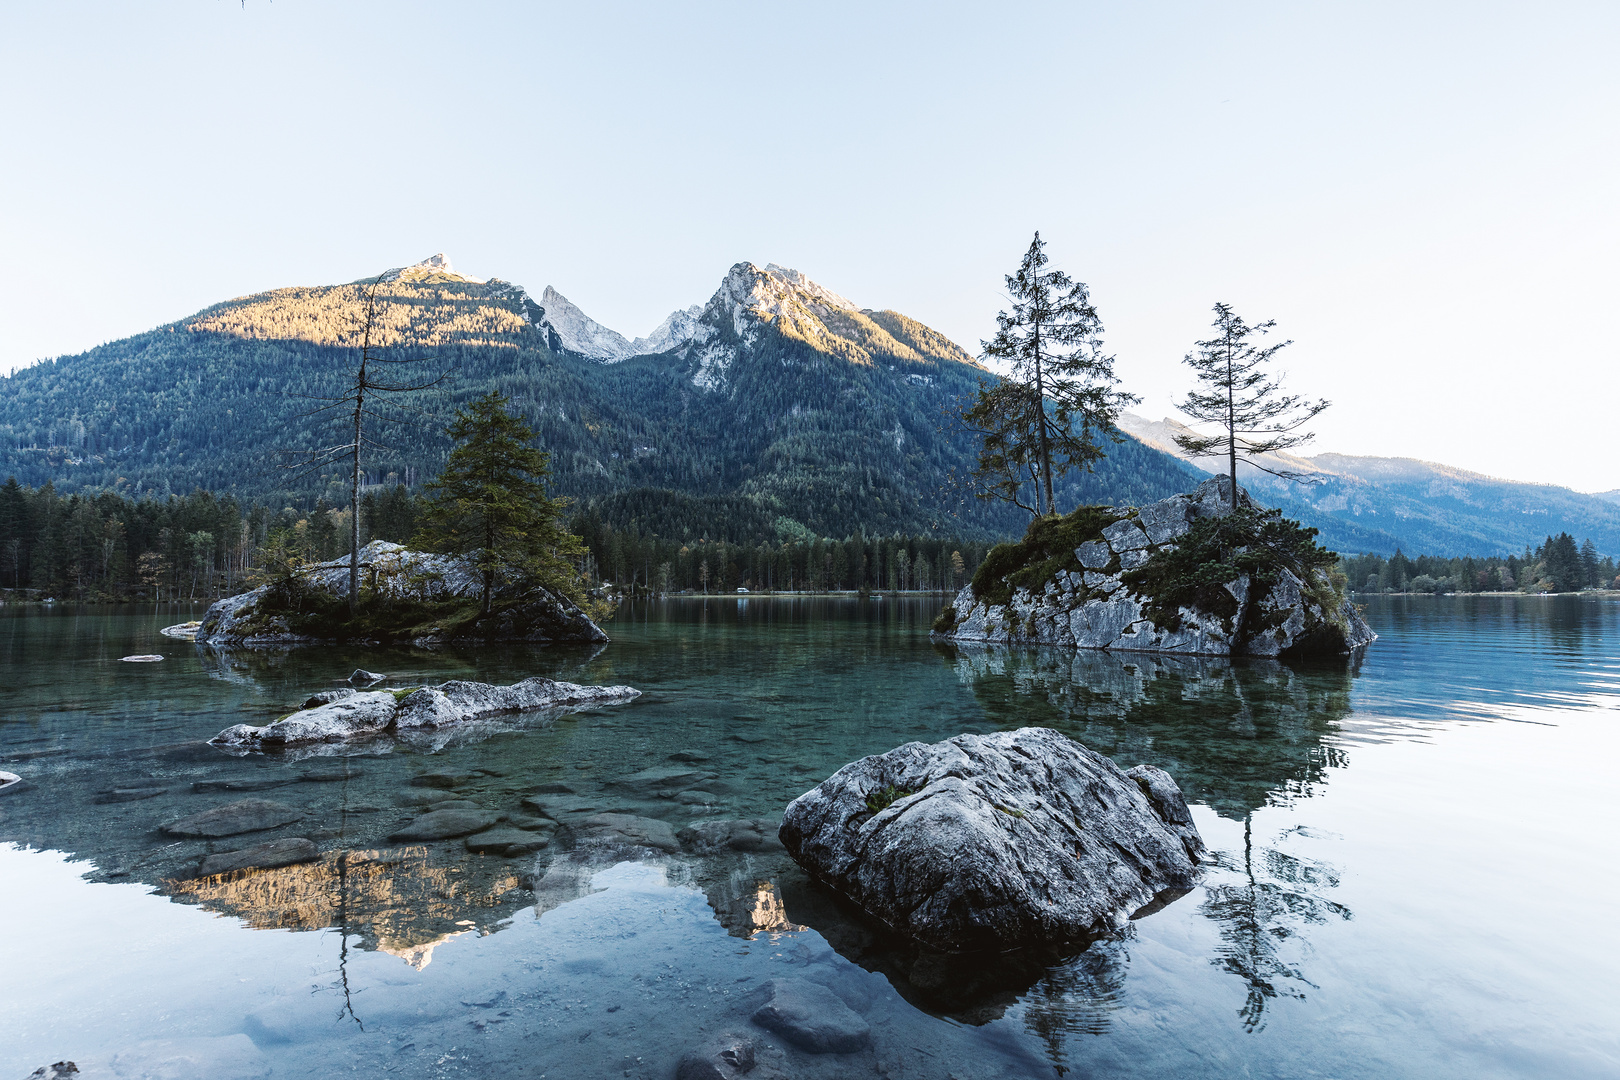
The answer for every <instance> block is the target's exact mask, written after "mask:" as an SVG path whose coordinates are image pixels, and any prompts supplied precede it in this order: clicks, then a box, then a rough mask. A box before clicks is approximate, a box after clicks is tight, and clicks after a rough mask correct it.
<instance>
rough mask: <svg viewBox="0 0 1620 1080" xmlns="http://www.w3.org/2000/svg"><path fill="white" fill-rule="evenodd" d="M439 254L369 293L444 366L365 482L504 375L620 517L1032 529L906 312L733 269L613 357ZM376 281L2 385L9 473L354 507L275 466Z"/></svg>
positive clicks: (344, 359)
mask: <svg viewBox="0 0 1620 1080" xmlns="http://www.w3.org/2000/svg"><path fill="white" fill-rule="evenodd" d="M430 262H431V265H429V264H421V265H419V266H417V267H413V268H409V269H407V270H405V271H404V272H396V273H394V274H393V275H391V279H389V280H385V282H384V283H383V284H382V285H381V286H379V289H378V303H379V307H378V317H377V319H376V324H377V327H378V328H379V330H380V334H374V339H375V338H376V337H379V336H380V339H381V344H382V345H383V347H384V351H385V354H386V355H387V356H389V357H390V358H393V359H407V358H417V357H422V358H426V359H424V362H423V364H422V365H420V368H421V370H422V372H424V373H427V372H437V371H439V370H441V369H452V370H453V375H452V378H451V379H450V381H449V382H448V383H447V386H446V388H445V389H443V390H440V391H433V392H430V393H424V394H421V395H418V398H419V400H416V401H415V402H413V405H414V407H415V408H417V409H419V410H421V411H420V412H417V413H410V414H406V415H405V416H404V419H405V420H406V422H404V423H393V424H384V425H380V427H379V430H376V431H375V432H374V434H375V437H376V438H377V439H378V440H379V441H381V442H383V443H386V444H387V446H388V449H387V450H385V451H378V452H375V453H372V454H370V455H368V457H367V460H366V461H365V470H366V474H367V476H366V478H367V481H368V483H372V484H383V483H388V482H391V481H392V482H404V483H407V484H411V485H414V484H415V483H417V482H419V481H420V480H421V479H422V478H424V477H427V476H430V475H432V474H433V473H435V472H436V471H437V470H438V469H439V467H440V466H441V465H442V463H443V461H444V456H445V454H446V452H447V450H448V444H447V442H446V440H445V437H444V435H443V424H444V422H445V420H447V419H448V417H449V415H450V413H451V412H452V410H453V408H454V407H455V406H456V405H458V404H461V403H464V402H466V401H468V400H470V399H472V398H473V397H476V396H478V395H481V394H483V393H485V392H487V391H489V390H491V389H499V390H500V391H502V392H503V393H505V394H507V395H509V396H510V397H511V399H512V401H513V405H514V407H515V408H517V409H519V410H521V411H522V412H523V413H524V414H525V415H526V416H527V418H528V420H529V422H530V423H531V424H532V425H533V426H534V427H535V429H536V430H537V431H538V432H539V434H540V439H541V443H542V445H543V447H544V448H545V449H547V450H549V451H550V452H551V454H552V467H553V469H554V479H553V490H554V491H555V492H556V493H559V494H564V495H570V496H574V497H576V498H577V499H578V500H580V505H581V507H582V508H584V507H586V506H589V507H591V508H594V509H596V510H597V512H598V513H599V514H601V515H602V516H603V517H604V519H606V520H609V521H611V522H612V523H613V524H614V525H615V526H617V527H624V528H629V529H632V530H638V531H642V532H646V533H656V534H658V535H662V536H668V537H671V538H673V539H701V538H703V537H706V536H707V537H712V538H716V539H719V538H722V537H723V538H725V539H727V540H728V541H729V542H733V543H750V544H757V543H760V542H776V541H778V540H780V539H786V538H794V537H809V536H819V537H840V538H842V537H848V536H850V535H852V534H853V533H854V532H855V531H857V530H860V531H863V532H864V533H866V534H867V535H893V534H899V533H910V534H930V535H940V536H945V535H954V536H963V537H976V538H987V537H993V536H1001V535H1008V534H1015V533H1021V532H1022V530H1023V526H1024V519H1023V516H1022V515H1021V514H1020V513H1019V512H1017V511H1015V510H1011V509H1009V508H1007V507H1004V506H1000V505H986V504H981V503H976V502H974V501H973V500H971V499H965V498H964V497H963V495H962V493H961V492H960V491H959V490H958V489H956V488H955V487H953V485H952V483H951V479H952V476H953V475H955V476H960V475H962V474H964V473H965V472H966V471H967V469H968V467H969V466H970V464H971V462H972V455H973V445H972V443H971V442H970V440H969V439H968V438H967V437H965V436H964V435H962V434H961V433H956V432H953V431H951V430H950V425H949V423H948V419H947V418H948V416H949V415H950V414H951V413H952V411H953V410H954V406H955V404H956V402H957V401H958V399H960V398H961V397H962V396H963V395H965V394H966V393H968V392H969V391H970V390H971V389H972V388H973V386H974V385H975V384H976V382H977V380H978V379H979V378H980V377H982V376H983V374H984V373H983V372H982V371H981V370H980V369H979V368H978V367H976V366H975V365H974V364H973V362H972V360H971V358H970V357H969V356H968V355H967V354H966V353H964V352H963V351H962V350H961V349H960V348H958V347H957V346H955V345H954V344H952V343H951V342H949V341H948V340H946V339H945V338H944V337H943V336H941V335H939V334H937V333H936V332H934V331H932V330H930V329H928V328H927V327H925V326H922V325H921V324H919V323H917V322H915V321H913V320H911V319H908V318H906V317H905V316H903V315H900V314H898V313H896V312H889V311H873V310H866V309H856V308H855V307H854V305H853V304H850V303H849V302H848V301H846V300H843V298H841V297H838V296H837V295H836V294H833V293H830V292H828V291H827V290H825V289H821V288H820V287H819V286H816V285H815V284H814V283H813V282H810V281H808V280H807V279H805V278H803V276H802V275H798V274H797V273H795V272H794V271H785V270H782V269H781V268H778V267H770V268H767V269H765V270H761V269H760V268H758V267H755V266H753V265H752V264H747V263H741V264H738V266H736V267H734V268H733V269H732V271H731V272H730V273H729V274H728V275H727V276H726V279H725V281H724V282H723V283H722V285H721V287H720V289H719V290H718V291H717V292H716V293H715V295H714V297H713V298H712V299H711V300H710V301H709V303H708V305H707V306H706V307H704V308H703V309H702V311H701V314H700V315H699V316H697V317H696V318H693V317H692V316H691V315H690V314H686V315H685V318H684V320H682V321H680V327H681V329H680V331H679V333H675V332H672V331H669V330H668V324H666V328H664V330H665V333H664V338H663V339H662V343H667V344H669V345H670V347H669V349H668V350H667V351H665V352H662V353H659V354H656V355H650V356H633V357H629V358H626V359H621V360H618V361H617V362H611V363H609V362H603V361H604V359H612V358H611V357H608V358H599V357H595V356H591V355H586V354H585V353H582V352H578V351H574V350H573V349H570V348H569V347H568V346H567V345H566V344H565V341H564V338H565V336H567V335H566V334H565V335H560V334H559V333H558V329H557V326H555V325H553V323H552V322H551V320H550V318H549V317H548V312H547V311H546V309H545V307H544V306H543V305H541V304H538V303H536V302H535V301H534V300H533V299H532V298H531V297H530V296H529V295H528V294H527V293H526V292H525V291H524V290H523V289H521V288H519V287H517V286H515V285H512V284H510V283H507V282H502V281H499V280H492V281H488V282H480V281H474V280H472V279H469V278H465V277H462V276H460V275H457V274H454V273H452V272H450V271H449V269H448V262H447V261H444V260H442V259H441V260H439V261H437V262H433V261H430ZM363 299H364V295H363V288H362V286H361V285H340V286H322V287H308V288H288V289H278V290H275V291H273V292H269V293H262V294H258V295H255V296H248V297H242V298H239V299H236V300H231V301H227V302H225V303H222V304H218V305H215V306H213V307H211V308H208V309H206V310H204V311H202V312H199V313H198V314H196V315H194V316H192V317H190V318H187V319H183V320H181V321H179V322H176V323H173V324H170V325H167V326H163V327H159V328H158V329H156V330H153V331H151V332H149V333H146V334H141V335H137V336H135V337H132V338H128V339H125V340H123V341H118V342H113V343H111V344H108V345H104V346H101V347H99V348H96V349H92V350H90V351H89V352H86V353H83V354H80V355H77V356H69V357H62V358H60V359H58V360H55V361H48V362H44V363H41V364H38V365H35V366H34V367H30V368H25V369H23V370H20V371H18V372H17V373H15V374H14V375H12V376H10V377H8V378H5V379H0V477H3V476H6V475H11V474H14V475H15V476H16V477H17V478H18V480H19V481H21V482H22V483H23V484H25V485H28V486H34V487H37V486H39V485H41V484H44V483H45V482H47V481H50V482H52V483H54V485H55V487H56V489H57V490H58V491H61V492H64V493H66V492H73V491H80V490H86V491H97V490H103V489H106V490H111V491H116V492H119V493H121V494H126V495H131V496H142V495H147V494H153V495H158V496H164V495H168V494H171V493H173V494H184V493H189V492H191V491H193V490H196V489H205V490H208V491H212V492H215V493H217V494H219V495H221V496H225V495H231V496H234V497H236V498H238V499H240V500H242V501H244V502H257V503H265V504H267V505H269V506H271V507H279V506H282V505H290V506H296V507H299V508H311V507H313V506H314V504H315V503H316V501H317V500H319V499H323V498H324V499H325V500H326V501H327V502H329V503H330V504H332V505H339V504H341V503H342V502H343V500H344V496H345V483H346V481H345V478H344V476H343V475H341V470H340V469H337V468H330V469H327V470H326V471H325V472H324V473H316V474H313V475H303V474H300V473H298V472H296V471H293V470H290V469H287V468H286V467H285V466H288V465H292V464H294V463H296V462H297V461H298V460H299V457H300V454H301V453H307V452H308V451H310V450H313V449H315V448H318V447H321V446H329V445H334V444H337V443H340V442H343V441H345V440H346V436H345V435H344V434H343V432H342V428H341V422H342V418H341V417H337V416H332V415H330V414H329V415H327V416H326V417H318V416H317V417H306V416H304V415H302V414H304V413H307V412H308V411H310V410H311V409H312V408H315V407H318V406H319V405H320V404H322V402H321V400H320V399H321V398H323V397H327V396H332V395H334V394H336V393H337V392H338V390H339V387H340V385H341V383H342V381H343V379H344V378H345V376H346V375H348V374H349V373H351V372H352V370H353V368H354V365H355V362H356V358H357V355H358V350H357V348H356V345H357V343H358V332H359V327H360V325H361V322H362V315H363ZM557 300H559V301H561V298H560V297H557ZM563 303H566V302H565V301H563ZM570 308H571V305H570ZM677 314H682V313H677ZM571 315H572V317H573V318H574V320H575V322H574V324H573V325H574V326H575V327H576V329H575V331H574V333H576V334H577V318H578V312H577V309H573V310H572V313H571ZM672 318H673V317H672ZM564 329H565V330H567V329H568V328H567V327H565V328H564ZM682 335H684V337H683V336H682ZM569 340H576V338H569ZM1192 475H1193V474H1192V472H1191V470H1189V469H1188V467H1187V466H1185V465H1184V464H1183V463H1181V462H1179V461H1176V460H1175V459H1173V458H1171V457H1170V456H1168V455H1165V454H1162V453H1160V452H1158V451H1156V450H1153V449H1150V448H1147V447H1145V446H1143V445H1141V444H1139V443H1136V442H1134V441H1131V442H1127V443H1124V444H1121V445H1120V446H1118V447H1115V448H1114V449H1113V450H1112V451H1111V452H1110V455H1109V457H1108V458H1107V459H1106V460H1105V461H1104V462H1103V463H1102V464H1101V466H1100V467H1099V469H1098V470H1097V472H1096V474H1095V475H1092V476H1085V477H1070V479H1069V481H1068V483H1067V485H1066V487H1065V489H1064V490H1063V491H1062V492H1061V494H1060V499H1059V501H1060V503H1061V504H1067V505H1075V504H1078V503H1081V502H1122V503H1141V502H1147V501H1150V500H1152V499H1156V498H1161V497H1163V496H1165V495H1168V494H1171V493H1173V492H1175V491H1178V490H1183V489H1184V488H1186V487H1187V486H1188V485H1189V483H1190V480H1191V477H1192Z"/></svg>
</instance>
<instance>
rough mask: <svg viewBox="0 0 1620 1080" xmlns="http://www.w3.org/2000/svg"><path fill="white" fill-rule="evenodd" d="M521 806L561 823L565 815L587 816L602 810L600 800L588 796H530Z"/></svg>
mask: <svg viewBox="0 0 1620 1080" xmlns="http://www.w3.org/2000/svg"><path fill="white" fill-rule="evenodd" d="M523 805H524V806H525V807H526V808H528V809H530V810H533V811H534V812H535V813H537V814H542V815H544V816H546V817H548V818H551V819H552V820H553V821H561V820H562V819H563V815H565V814H589V813H592V812H593V811H596V810H601V809H602V808H603V807H602V800H601V799H593V798H591V797H590V796H588V795H547V796H535V795H530V796H529V797H528V798H526V799H524V800H523Z"/></svg>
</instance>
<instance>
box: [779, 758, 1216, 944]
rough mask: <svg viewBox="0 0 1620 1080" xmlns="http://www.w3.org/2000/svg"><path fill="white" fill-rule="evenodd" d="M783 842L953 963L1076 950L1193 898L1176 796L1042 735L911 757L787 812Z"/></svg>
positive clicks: (826, 787)
mask: <svg viewBox="0 0 1620 1080" xmlns="http://www.w3.org/2000/svg"><path fill="white" fill-rule="evenodd" d="M781 838H782V842H783V843H784V844H785V845H786V846H787V849H788V851H789V852H790V853H791V854H792V855H793V857H794V858H795V859H796V860H797V861H798V862H799V864H800V865H801V866H803V867H804V868H805V869H806V870H808V871H809V872H810V873H811V874H813V875H815V876H816V877H817V878H819V879H821V880H822V881H824V882H826V883H827V884H828V885H830V886H831V887H832V888H834V889H836V890H837V891H838V892H840V893H842V894H843V895H844V896H846V897H848V898H849V899H850V900H852V901H853V902H854V903H855V904H857V905H858V906H859V907H860V908H862V909H863V910H864V911H866V912H867V913H868V914H869V915H871V916H873V917H875V918H877V919H878V920H880V921H882V922H883V923H885V924H887V925H888V926H889V927H891V928H892V929H894V930H897V931H900V932H902V933H904V934H907V935H909V936H910V937H912V938H915V939H916V940H918V941H921V942H922V943H923V944H925V945H928V946H931V947H933V948H935V949H939V950H942V951H946V952H964V951H970V950H978V949H1009V948H1015V947H1018V946H1024V945H1032V944H1038V943H1055V942H1063V941H1075V940H1081V939H1085V938H1088V937H1090V936H1093V935H1096V934H1099V933H1103V932H1106V931H1108V930H1110V929H1113V928H1115V927H1117V926H1121V925H1123V924H1124V922H1125V920H1126V919H1127V918H1129V917H1130V915H1131V914H1132V913H1133V912H1136V911H1138V910H1139V909H1141V908H1143V907H1144V906H1146V905H1148V904H1149V903H1151V902H1153V900H1154V899H1155V897H1158V896H1160V894H1162V893H1165V892H1167V891H1176V890H1185V889H1188V888H1190V887H1191V886H1192V885H1193V883H1194V882H1195V880H1196V879H1197V875H1198V870H1197V865H1198V862H1199V861H1200V860H1201V859H1202V858H1203V856H1204V844H1203V840H1202V839H1201V838H1200V837H1199V835H1198V830H1197V829H1196V828H1195V827H1194V826H1193V823H1192V818H1191V816H1190V815H1189V814H1188V812H1187V804H1186V803H1185V801H1183V799H1182V797H1181V792H1180V789H1179V788H1177V786H1176V783H1175V781H1174V780H1172V779H1171V778H1170V776H1169V775H1168V774H1167V773H1165V772H1164V771H1163V770H1161V769H1157V768H1154V767H1153V766H1150V765H1139V766H1137V767H1136V768H1134V769H1132V770H1130V771H1129V772H1126V771H1124V770H1122V769H1120V768H1119V767H1118V766H1116V765H1115V764H1114V763H1113V762H1112V761H1111V760H1109V759H1108V758H1106V757H1104V756H1103V755H1101V754H1098V753H1095V752H1093V751H1091V750H1088V749H1086V747H1084V746H1082V745H1081V744H1080V743H1078V742H1075V741H1074V740H1073V739H1070V738H1068V737H1067V736H1065V735H1063V734H1061V733H1059V732H1056V731H1052V730H1049V729H1047V728H1022V729H1020V730H1018V731H1007V732H997V733H995V734H992V735H958V736H957V737H956V738H954V739H948V740H946V741H945V742H941V743H934V744H932V745H928V744H924V743H917V742H914V743H907V744H906V745H904V746H901V747H898V748H896V749H894V750H891V751H889V752H888V753H886V754H879V755H876V756H873V757H867V758H862V759H861V760H859V761H856V762H852V763H850V764H848V765H845V766H844V767H843V768H842V769H839V770H838V771H837V772H836V773H834V774H833V775H832V776H830V777H829V778H827V779H826V780H824V781H822V783H821V784H820V785H819V786H818V787H816V788H814V789H813V790H811V791H808V792H806V793H805V794H803V795H801V796H799V797H798V798H797V799H795V800H793V802H791V803H789V804H788V807H787V811H786V813H785V814H784V815H783V820H782V829H781Z"/></svg>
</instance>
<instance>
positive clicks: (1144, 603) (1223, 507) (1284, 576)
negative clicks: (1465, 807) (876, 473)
mask: <svg viewBox="0 0 1620 1080" xmlns="http://www.w3.org/2000/svg"><path fill="white" fill-rule="evenodd" d="M1230 492H1231V487H1230V481H1229V480H1228V479H1227V478H1225V477H1217V478H1216V479H1213V480H1208V481H1205V482H1204V483H1202V484H1200V485H1199V486H1198V487H1197V488H1196V489H1195V490H1194V491H1192V492H1190V493H1189V494H1185V495H1175V496H1172V497H1171V498H1168V499H1164V500H1162V501H1160V502H1156V503H1152V504H1150V505H1148V506H1144V507H1141V508H1140V509H1131V508H1125V507H1115V508H1107V510H1106V512H1105V514H1104V515H1103V520H1106V521H1107V522H1108V523H1107V524H1105V525H1103V526H1102V527H1101V528H1100V531H1099V533H1098V534H1097V535H1096V536H1095V537H1093V538H1091V539H1087V540H1083V541H1082V542H1080V543H1079V544H1078V546H1077V547H1075V548H1074V558H1073V560H1072V563H1073V566H1072V568H1070V569H1062V570H1058V571H1056V572H1055V573H1053V574H1052V575H1051V576H1050V577H1048V578H1046V579H1045V580H1043V581H1039V582H1037V583H1036V586H1035V588H1034V589H1031V588H1028V587H1019V588H1015V589H1013V590H1011V594H1010V596H1007V597H1006V598H1005V599H1001V598H998V597H997V596H994V595H991V596H981V595H978V593H977V592H976V591H975V588H974V586H973V585H972V584H969V585H966V586H964V587H963V588H962V590H961V591H960V592H958V593H957V595H956V598H955V600H954V602H953V604H952V606H951V607H950V608H948V609H947V611H946V613H945V615H944V616H943V617H942V619H941V622H940V623H939V624H936V629H935V633H936V636H939V637H943V638H949V639H951V640H955V641H983V642H1005V643H1009V644H1029V645H1066V646H1071V647H1074V648H1081V649H1110V650H1115V651H1138V652H1167V653H1187V654H1197V655H1208V656H1268V657H1278V656H1282V657H1292V656H1298V655H1307V654H1318V655H1319V654H1338V653H1346V652H1350V651H1352V650H1354V649H1357V648H1360V647H1361V646H1363V645H1366V644H1368V643H1370V642H1372V641H1373V640H1374V639H1375V638H1377V636H1378V635H1377V634H1375V633H1373V631H1372V628H1371V627H1369V626H1368V625H1367V623H1366V621H1365V620H1364V619H1362V617H1361V615H1360V613H1359V612H1358V611H1357V610H1356V607H1355V605H1354V604H1352V603H1351V602H1350V601H1349V600H1348V599H1345V598H1344V597H1343V596H1342V593H1341V594H1335V593H1334V590H1333V589H1332V588H1331V586H1328V584H1327V583H1328V577H1327V571H1325V570H1315V571H1310V572H1308V574H1307V576H1311V577H1313V580H1312V581H1311V582H1310V583H1307V582H1306V581H1305V580H1302V578H1301V577H1300V575H1299V574H1297V573H1295V572H1294V571H1293V570H1291V569H1288V568H1281V569H1279V570H1278V571H1277V573H1276V577H1277V580H1276V581H1275V582H1274V583H1272V584H1271V585H1270V587H1269V588H1265V589H1262V588H1259V587H1257V586H1256V584H1255V582H1254V580H1253V579H1252V578H1251V577H1250V575H1248V574H1237V575H1236V576H1234V577H1233V579H1232V580H1231V581H1228V582H1226V583H1225V585H1224V590H1225V593H1226V594H1227V596H1228V597H1229V598H1230V600H1229V601H1227V602H1225V603H1223V605H1221V606H1223V607H1224V608H1226V610H1223V611H1209V610H1200V609H1198V608H1196V607H1189V606H1179V605H1178V606H1177V610H1176V611H1175V613H1174V615H1173V616H1172V617H1169V618H1166V617H1165V613H1164V612H1163V610H1162V608H1161V607H1160V606H1157V605H1155V599H1156V598H1155V597H1152V596H1146V595H1142V594H1141V593H1139V592H1137V591H1135V590H1134V589H1133V588H1132V586H1131V585H1130V584H1129V582H1128V578H1127V575H1129V574H1130V572H1131V571H1133V570H1137V569H1139V568H1141V567H1144V566H1146V565H1147V563H1148V561H1149V560H1150V559H1151V558H1152V557H1153V556H1154V555H1156V554H1158V553H1160V552H1161V551H1165V550H1167V549H1171V548H1174V547H1175V546H1176V545H1177V541H1178V540H1180V539H1181V538H1182V537H1184V536H1185V535H1186V534H1187V532H1188V531H1189V530H1190V529H1191V528H1192V527H1193V526H1194V524H1195V523H1197V522H1198V521H1200V520H1202V519H1206V518H1215V517H1223V516H1225V515H1226V514H1228V513H1230V512H1231V496H1230ZM1238 501H1239V505H1240V506H1243V507H1244V508H1247V509H1253V508H1254V505H1255V504H1254V503H1253V502H1252V501H1251V500H1250V499H1249V496H1248V494H1247V493H1246V492H1243V491H1241V490H1240V491H1239V500H1238ZM1324 596H1332V597H1333V598H1334V599H1333V600H1332V601H1331V602H1328V603H1324V602H1323V600H1322V598H1323V597H1324Z"/></svg>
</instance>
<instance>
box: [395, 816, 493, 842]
mask: <svg viewBox="0 0 1620 1080" xmlns="http://www.w3.org/2000/svg"><path fill="white" fill-rule="evenodd" d="M499 820H500V818H499V817H497V816H496V815H495V814H491V813H489V812H488V811H487V810H433V811H430V812H429V813H426V814H423V815H422V816H421V817H419V818H417V819H416V820H415V821H413V822H411V823H410V824H409V825H407V826H405V827H404V828H403V829H400V830H399V831H398V832H396V833H394V834H392V835H391V836H389V837H388V839H389V840H392V841H394V842H396V843H398V842H401V841H405V840H454V839H455V838H456V837H458V836H466V835H468V834H470V833H475V832H482V831H483V830H484V829H487V828H489V827H490V826H491V825H493V824H495V823H496V822H497V821H499Z"/></svg>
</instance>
